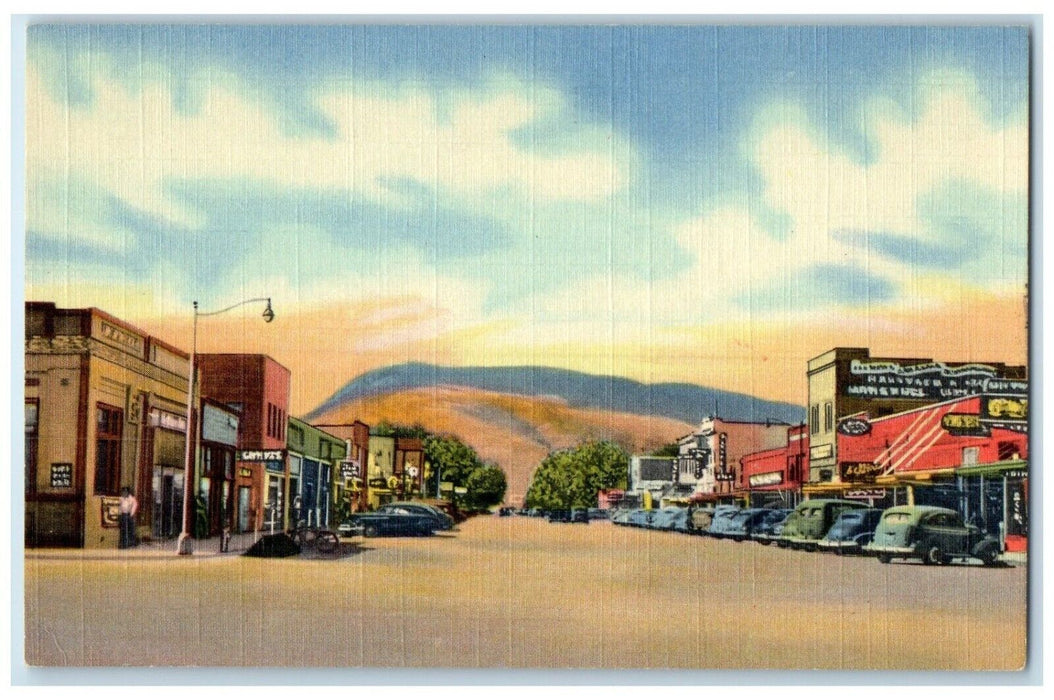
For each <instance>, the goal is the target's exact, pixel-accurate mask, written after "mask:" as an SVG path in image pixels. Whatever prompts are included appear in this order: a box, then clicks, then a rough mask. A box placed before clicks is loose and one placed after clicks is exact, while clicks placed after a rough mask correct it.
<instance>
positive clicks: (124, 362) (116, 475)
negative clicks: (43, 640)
mask: <svg viewBox="0 0 1054 700" xmlns="http://www.w3.org/2000/svg"><path fill="white" fill-rule="evenodd" d="M25 310H26V327H25V363H26V364H25V448H26V449H25V478H26V480H25V507H26V512H25V545H26V546H27V547H47V546H58V547H84V548H112V547H116V546H117V540H118V527H117V521H118V512H117V505H118V498H119V496H120V492H121V488H122V487H124V486H127V487H129V488H131V489H132V492H133V493H134V494H135V495H136V498H137V499H138V501H139V514H138V517H137V518H136V526H137V534H138V535H139V536H140V537H143V538H145V537H168V536H172V535H175V534H178V533H179V531H180V529H181V523H180V516H181V513H182V501H183V488H184V484H185V481H186V480H185V479H184V473H183V471H184V470H183V461H184V448H185V445H186V442H185V440H186V432H187V420H186V397H187V377H188V375H189V359H190V357H189V355H188V354H187V353H185V352H183V351H182V350H178V349H177V348H175V347H173V346H171V345H168V344H167V343H165V342H163V341H161V340H159V339H157V338H154V337H151V336H150V335H148V334H146V333H144V332H143V331H141V330H139V329H138V328H136V327H135V326H132V325H131V324H129V323H126V322H124V321H122V320H120V319H118V318H116V317H114V316H111V315H110V314H108V313H106V312H105V311H102V310H100V309H97V308H82V309H61V308H57V307H56V305H55V304H54V303H51V302H26V305H25Z"/></svg>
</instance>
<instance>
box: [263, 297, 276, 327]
mask: <svg viewBox="0 0 1054 700" xmlns="http://www.w3.org/2000/svg"><path fill="white" fill-rule="evenodd" d="M263 319H264V321H266V322H267V323H270V322H271V321H273V320H274V309H272V308H271V299H270V297H268V299H267V308H266V309H264V312H263Z"/></svg>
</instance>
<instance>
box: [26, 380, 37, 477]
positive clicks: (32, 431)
mask: <svg viewBox="0 0 1054 700" xmlns="http://www.w3.org/2000/svg"><path fill="white" fill-rule="evenodd" d="M39 415H40V403H39V402H38V400H37V399H26V493H35V492H36V490H37V449H38V443H39V441H38V437H39V427H38V426H39V419H38V416H39Z"/></svg>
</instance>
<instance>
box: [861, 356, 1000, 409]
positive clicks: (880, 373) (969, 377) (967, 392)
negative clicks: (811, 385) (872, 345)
mask: <svg viewBox="0 0 1054 700" xmlns="http://www.w3.org/2000/svg"><path fill="white" fill-rule="evenodd" d="M849 373H850V374H851V375H852V377H853V379H852V380H851V381H850V382H848V383H847V384H846V385H845V388H844V390H843V391H844V394H845V395H846V396H852V397H856V398H863V399H867V398H892V399H898V398H899V399H935V400H944V399H955V398H961V397H964V396H972V395H975V394H981V393H984V392H986V391H987V390H988V384H989V382H993V385H994V386H1000V387H1004V386H1006V385H1008V384H1016V383H1017V382H1011V381H1009V380H1006V379H1004V378H1002V377H999V376H998V372H997V370H996V368H995V367H991V366H989V365H982V364H967V365H959V366H948V365H946V364H945V363H943V362H925V363H922V364H917V365H900V364H898V363H896V362H866V361H861V360H853V361H852V362H850V364H849Z"/></svg>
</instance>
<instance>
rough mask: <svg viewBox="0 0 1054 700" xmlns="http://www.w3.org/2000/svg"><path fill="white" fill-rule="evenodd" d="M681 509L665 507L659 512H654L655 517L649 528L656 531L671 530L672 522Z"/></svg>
mask: <svg viewBox="0 0 1054 700" xmlns="http://www.w3.org/2000/svg"><path fill="white" fill-rule="evenodd" d="M682 510H684V509H683V508H677V507H675V506H667V507H666V508H662V509H660V510H657V511H655V515H654V516H653V517H652V520H651V527H652V528H654V529H656V530H672V529H673V528H674V521H675V519H676V518H677V515H678V513H680V512H681V511H682Z"/></svg>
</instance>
